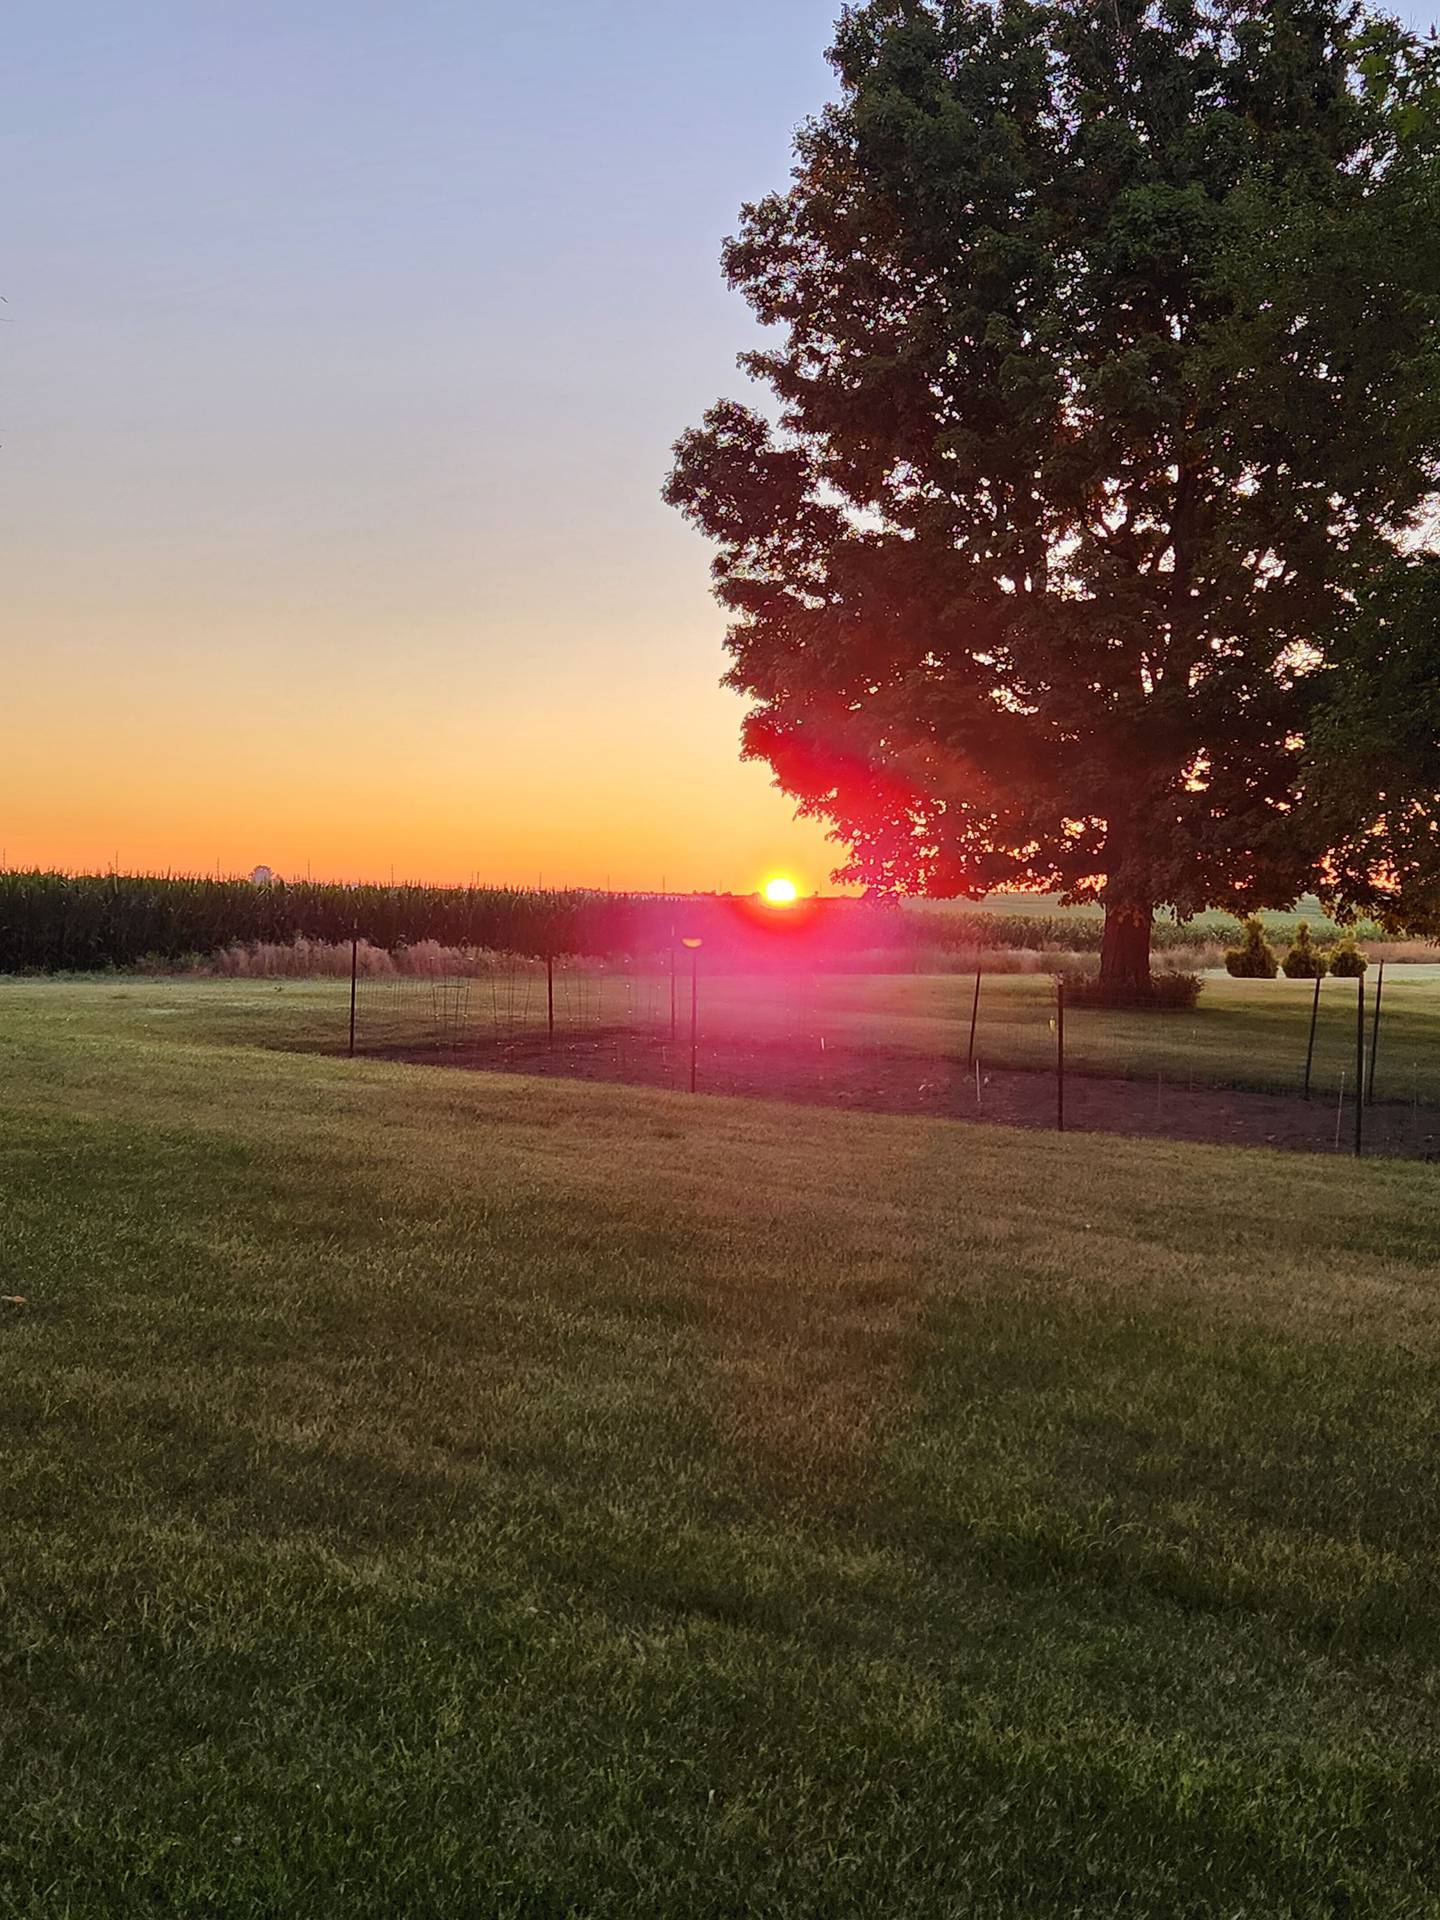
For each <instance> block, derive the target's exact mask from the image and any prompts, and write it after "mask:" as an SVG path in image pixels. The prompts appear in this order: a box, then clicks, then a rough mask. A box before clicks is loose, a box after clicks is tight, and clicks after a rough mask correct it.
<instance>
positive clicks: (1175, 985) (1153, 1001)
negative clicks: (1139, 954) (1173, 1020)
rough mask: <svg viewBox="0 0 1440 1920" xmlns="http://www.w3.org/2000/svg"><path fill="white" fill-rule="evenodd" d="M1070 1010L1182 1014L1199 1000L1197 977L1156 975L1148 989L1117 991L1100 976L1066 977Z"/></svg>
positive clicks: (1066, 996) (1146, 987)
mask: <svg viewBox="0 0 1440 1920" xmlns="http://www.w3.org/2000/svg"><path fill="white" fill-rule="evenodd" d="M1059 977H1060V978H1061V979H1062V980H1063V981H1064V982H1065V1004H1066V1006H1067V1007H1111V1008H1115V1009H1119V1008H1122V1007H1123V1008H1129V1009H1131V1010H1133V1011H1136V1012H1140V1013H1183V1012H1185V1011H1186V1010H1187V1009H1188V1008H1190V1007H1193V1006H1194V1004H1195V1002H1196V1001H1197V1000H1198V999H1199V998H1200V989H1201V987H1202V986H1203V985H1204V982H1203V981H1202V980H1201V978H1200V976H1199V974H1198V973H1154V974H1151V976H1150V979H1149V981H1148V982H1147V984H1146V986H1145V987H1144V988H1142V989H1141V990H1139V991H1138V992H1137V990H1136V989H1135V988H1134V987H1116V986H1113V985H1111V983H1110V982H1109V981H1103V982H1102V980H1101V978H1100V976H1099V974H1098V973H1063V974H1061V975H1060V976H1059Z"/></svg>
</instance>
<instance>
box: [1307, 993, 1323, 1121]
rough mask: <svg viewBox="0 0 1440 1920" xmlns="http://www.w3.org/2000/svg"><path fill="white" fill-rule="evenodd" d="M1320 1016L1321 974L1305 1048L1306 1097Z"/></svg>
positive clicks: (1308, 1096)
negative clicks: (1308, 1037) (1307, 1042)
mask: <svg viewBox="0 0 1440 1920" xmlns="http://www.w3.org/2000/svg"><path fill="white" fill-rule="evenodd" d="M1319 1018H1320V975H1319V974H1318V973H1317V974H1316V976H1315V998H1314V999H1313V1000H1312V1001H1311V1002H1310V1044H1309V1045H1308V1046H1307V1047H1306V1049H1305V1098H1306V1099H1307V1100H1308V1099H1309V1098H1310V1069H1311V1067H1312V1066H1313V1065H1314V1063H1315V1022H1316V1021H1317V1020H1318V1019H1319Z"/></svg>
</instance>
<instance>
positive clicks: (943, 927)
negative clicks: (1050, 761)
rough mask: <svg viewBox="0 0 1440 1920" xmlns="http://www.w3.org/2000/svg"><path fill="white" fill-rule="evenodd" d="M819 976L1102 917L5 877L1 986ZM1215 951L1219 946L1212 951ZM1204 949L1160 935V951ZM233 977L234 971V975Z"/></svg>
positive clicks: (492, 890) (1078, 945)
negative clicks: (752, 973) (309, 966)
mask: <svg viewBox="0 0 1440 1920" xmlns="http://www.w3.org/2000/svg"><path fill="white" fill-rule="evenodd" d="M792 934H793V935H803V936H804V937H805V940H806V945H807V949H808V957H807V964H810V965H819V966H825V965H835V964H846V965H850V966H854V965H856V964H857V963H858V964H860V965H862V966H869V967H882V968H885V969H890V968H896V967H900V968H908V967H913V966H918V965H921V964H922V963H923V962H924V961H926V960H927V959H929V960H931V961H937V962H942V963H943V962H946V961H947V960H948V962H949V964H951V965H954V964H956V962H957V961H959V960H960V959H961V957H962V956H964V957H968V956H969V955H971V954H973V953H974V952H975V951H976V950H977V949H979V950H982V951H990V950H997V951H998V950H1002V949H1003V950H1006V951H1010V952H1013V951H1014V950H1017V949H1018V950H1020V951H1022V952H1033V953H1037V954H1040V953H1045V954H1049V953H1054V952H1056V951H1065V952H1070V953H1094V952H1095V951H1097V950H1098V948H1099V945H1100V937H1101V921H1100V919H1099V917H1098V916H1093V915H1082V914H1074V915H1064V914H1053V913H1052V914H1036V915H1034V916H1028V917H1027V916H1024V915H1020V914H1016V913H989V912H985V911H983V910H977V909H973V908H967V907H962V906H956V907H954V908H950V909H940V908H937V907H935V906H933V905H932V906H929V907H927V908H926V909H925V910H923V911H917V910H915V909H913V908H912V907H909V906H907V905H903V904H901V905H897V904H895V903H893V902H882V901H873V900H839V899H832V900H818V901H815V902H813V903H806V904H805V905H804V906H803V907H802V908H798V909H795V910H793V911H792V913H791V914H789V915H775V914H766V913H764V912H761V911H758V910H757V909H756V907H755V905H754V903H753V902H751V901H747V900H743V899H738V898H734V897H731V896H729V895H723V894H688V895H675V896H669V895H654V894H608V893H591V892H584V891H568V892H551V891H544V890H541V889H538V888H533V889H532V888H512V887H439V886H420V885H402V886H381V885H353V886H352V885H340V884H333V883H325V882H319V881H290V882H285V881H274V882H270V883H266V884H263V885H257V884H255V883H254V882H252V881H250V880H224V879H213V878H201V877H198V876H187V875H175V874H153V875H152V874H119V873H106V874H68V873H59V872H47V871H41V870H33V871H17V872H6V873H0V972H5V973H67V972H93V971H97V970H102V969H105V968H132V969H134V968H146V969H148V968H157V969H166V970H169V969H173V968H176V967H183V966H188V965H196V964H199V963H209V962H213V961H214V960H215V959H216V957H217V956H220V955H223V954H227V953H228V954H231V955H233V954H234V953H235V952H236V951H237V950H240V951H245V950H250V949H258V948H276V947H286V948H293V947H295V946H296V944H297V943H301V944H302V945H303V943H306V942H316V943H322V944H326V945H329V946H332V947H334V946H342V945H343V946H344V947H346V948H347V949H348V947H349V943H350V941H351V939H352V937H354V938H358V939H359V940H360V941H362V942H365V943H368V946H369V947H371V948H373V949H379V950H381V951H383V952H385V953H388V954H392V955H393V954H399V953H402V952H403V951H405V950H408V949H410V948H414V947H417V946H419V945H421V944H422V943H424V942H434V943H436V944H438V946H440V947H443V948H454V949H460V950H462V951H467V952H476V953H478V952H490V953H507V954H518V955H529V956H532V957H540V956H543V955H545V954H553V955H555V956H557V957H558V956H561V955H574V956H586V957H593V958H610V957H615V956H620V955H624V954H633V953H648V952H654V951H656V950H658V949H660V948H662V947H665V946H667V945H669V944H671V943H673V942H674V941H675V940H677V939H686V938H692V939H696V938H698V939H701V940H703V941H704V943H705V945H706V947H707V948H708V949H709V953H710V957H711V958H712V959H728V960H735V961H740V962H747V961H748V962H758V963H761V964H763V962H764V960H765V958H766V956H767V955H772V954H778V953H779V952H780V951H781V950H782V949H783V947H784V945H785V943H786V940H787V937H788V936H790V935H792ZM1212 937H1213V936H1212ZM1194 939H1195V936H1194V935H1193V934H1187V931H1186V929H1185V928H1183V927H1176V926H1173V925H1170V924H1167V923H1165V922H1163V921H1158V922H1157V924H1156V928H1155V944H1156V946H1157V947H1159V948H1182V947H1186V946H1189V945H1192V944H1194ZM230 964H231V965H232V966H233V965H235V964H236V963H235V962H234V961H233V960H232V961H231V963H230Z"/></svg>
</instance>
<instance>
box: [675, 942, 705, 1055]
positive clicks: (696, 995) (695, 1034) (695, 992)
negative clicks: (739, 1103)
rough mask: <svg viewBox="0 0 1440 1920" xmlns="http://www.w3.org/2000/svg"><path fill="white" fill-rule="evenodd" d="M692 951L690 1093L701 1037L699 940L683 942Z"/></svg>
mask: <svg viewBox="0 0 1440 1920" xmlns="http://www.w3.org/2000/svg"><path fill="white" fill-rule="evenodd" d="M680 944H681V946H682V947H688V948H689V949H690V1091H691V1093H694V1091H695V1053H696V1048H697V1045H698V1042H699V1037H700V947H701V942H700V941H699V940H698V939H693V940H682V941H681V942H680Z"/></svg>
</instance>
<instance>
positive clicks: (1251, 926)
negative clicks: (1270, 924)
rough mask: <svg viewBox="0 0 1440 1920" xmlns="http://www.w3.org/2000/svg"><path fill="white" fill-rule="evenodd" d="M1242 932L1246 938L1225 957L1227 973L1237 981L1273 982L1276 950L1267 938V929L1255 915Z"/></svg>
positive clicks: (1246, 923)
mask: <svg viewBox="0 0 1440 1920" xmlns="http://www.w3.org/2000/svg"><path fill="white" fill-rule="evenodd" d="M1241 932H1242V933H1243V934H1244V936H1245V938H1244V939H1243V940H1242V941H1241V943H1240V945H1239V946H1238V947H1231V948H1230V950H1229V952H1228V953H1227V954H1226V955H1225V971H1226V972H1227V973H1228V974H1230V975H1232V976H1233V977H1234V978H1235V979H1236V980H1273V979H1274V978H1275V973H1276V960H1275V949H1274V948H1273V947H1272V946H1271V945H1270V942H1269V941H1268V940H1267V939H1266V938H1265V929H1264V928H1263V927H1262V926H1261V924H1260V922H1259V921H1258V920H1257V919H1256V917H1255V915H1254V914H1253V913H1252V914H1251V916H1250V918H1249V919H1248V920H1247V921H1246V922H1245V924H1244V926H1243V927H1242V928H1241Z"/></svg>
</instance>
